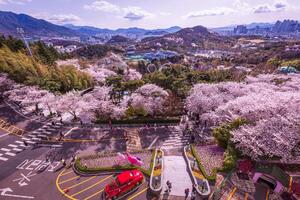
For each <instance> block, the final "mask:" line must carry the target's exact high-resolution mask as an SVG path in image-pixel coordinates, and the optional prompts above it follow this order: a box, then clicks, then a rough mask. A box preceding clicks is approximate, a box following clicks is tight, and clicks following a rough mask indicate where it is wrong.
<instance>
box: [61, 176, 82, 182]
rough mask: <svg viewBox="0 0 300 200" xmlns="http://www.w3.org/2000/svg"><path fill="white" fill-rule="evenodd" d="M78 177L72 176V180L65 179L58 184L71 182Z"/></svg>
mask: <svg viewBox="0 0 300 200" xmlns="http://www.w3.org/2000/svg"><path fill="white" fill-rule="evenodd" d="M79 177H80V176H74V177H72V178H69V179H67V180H64V181H61V182H59V183H58V184H63V183H66V182H69V181H72V180H74V179H76V178H79Z"/></svg>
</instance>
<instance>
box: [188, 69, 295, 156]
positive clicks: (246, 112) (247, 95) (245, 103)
mask: <svg viewBox="0 0 300 200" xmlns="http://www.w3.org/2000/svg"><path fill="white" fill-rule="evenodd" d="M299 82H300V75H299V74H293V75H278V74H272V75H269V74H266V75H259V76H257V77H247V78H246V80H245V82H243V83H232V82H228V83H218V84H197V85H195V86H194V87H193V89H192V90H191V94H190V96H189V97H188V98H187V100H186V109H187V111H188V113H189V118H188V119H189V120H188V122H189V123H192V125H193V128H194V130H195V131H197V130H200V129H201V128H203V127H207V128H213V127H215V126H219V125H220V124H221V123H226V122H230V121H233V120H235V119H237V118H242V119H245V120H246V121H247V122H248V123H247V125H243V126H241V127H239V128H238V129H236V130H234V131H233V132H232V133H231V134H232V137H231V141H232V142H233V143H234V144H235V145H236V147H237V148H238V149H240V150H241V151H242V152H243V153H244V154H245V155H248V156H250V157H252V158H253V159H260V158H262V157H274V158H280V159H282V160H288V159H295V153H293V152H297V151H296V150H295V149H297V148H298V149H300V147H299V144H300V134H299V131H300V115H299V113H300V87H299V85H300V84H299ZM298 152H299V150H298ZM297 156H298V157H297V158H298V159H300V155H297Z"/></svg>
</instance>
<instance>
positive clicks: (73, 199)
mask: <svg viewBox="0 0 300 200" xmlns="http://www.w3.org/2000/svg"><path fill="white" fill-rule="evenodd" d="M64 172H65V170H63V171H62V172H60V174H59V175H58V176H57V178H56V181H55V184H56V187H57V189H58V190H59V191H60V193H62V194H63V195H64V196H65V197H67V198H69V199H71V200H77V199H75V198H73V197H71V196H70V195H68V194H66V193H65V192H64V191H63V190H62V189H61V188H60V187H59V185H58V179H59V177H60V176H61V175H62V174H63V173H64Z"/></svg>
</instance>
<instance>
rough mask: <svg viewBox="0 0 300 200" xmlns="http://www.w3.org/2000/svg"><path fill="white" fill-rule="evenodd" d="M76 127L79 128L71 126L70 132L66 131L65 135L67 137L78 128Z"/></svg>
mask: <svg viewBox="0 0 300 200" xmlns="http://www.w3.org/2000/svg"><path fill="white" fill-rule="evenodd" d="M76 129H78V127H73V128H71V129H70V130H69V131H68V132H66V133H65V134H64V137H66V136H67V135H69V134H70V133H71V132H72V131H74V130H76Z"/></svg>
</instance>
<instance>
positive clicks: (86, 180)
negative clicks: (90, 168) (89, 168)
mask: <svg viewBox="0 0 300 200" xmlns="http://www.w3.org/2000/svg"><path fill="white" fill-rule="evenodd" d="M94 178H96V176H92V177H91V178H88V179H86V180H84V181H81V182H80V183H77V184H75V185H72V186H70V187H67V188H66V189H69V190H70V189H72V188H74V187H77V186H78V185H81V184H83V183H85V182H88V181H89V180H92V179H94Z"/></svg>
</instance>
